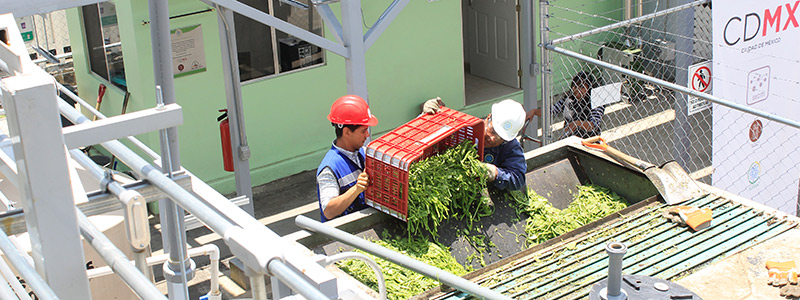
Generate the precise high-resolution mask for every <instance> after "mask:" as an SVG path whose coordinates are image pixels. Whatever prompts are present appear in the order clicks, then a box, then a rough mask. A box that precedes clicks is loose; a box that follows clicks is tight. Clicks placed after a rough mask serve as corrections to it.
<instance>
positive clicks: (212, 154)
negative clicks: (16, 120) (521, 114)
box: [67, 0, 618, 193]
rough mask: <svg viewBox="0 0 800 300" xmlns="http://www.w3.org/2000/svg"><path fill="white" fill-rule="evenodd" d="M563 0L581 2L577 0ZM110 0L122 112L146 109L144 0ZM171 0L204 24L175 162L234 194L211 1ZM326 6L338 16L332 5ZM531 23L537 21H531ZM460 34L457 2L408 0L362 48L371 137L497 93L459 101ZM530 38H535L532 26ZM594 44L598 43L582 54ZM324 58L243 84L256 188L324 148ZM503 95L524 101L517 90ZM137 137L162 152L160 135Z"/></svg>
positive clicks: (331, 67) (73, 21) (335, 93)
mask: <svg viewBox="0 0 800 300" xmlns="http://www.w3.org/2000/svg"><path fill="white" fill-rule="evenodd" d="M565 2H570V3H572V2H574V5H582V4H581V1H577V0H566V1H565ZM114 3H115V5H116V9H117V19H118V21H119V30H120V36H121V40H122V51H123V54H124V62H125V73H126V80H127V85H128V91H129V92H130V93H131V96H130V102H129V107H128V110H127V111H129V112H130V111H136V110H141V109H146V108H151V107H153V106H154V105H155V90H154V79H153V78H154V75H153V66H152V52H151V51H152V50H151V48H150V27H149V25H148V22H147V21H148V18H149V16H148V7H147V1H138V0H116V1H114ZM169 3H170V15H171V16H177V15H182V14H187V13H192V12H201V13H197V14H192V15H189V16H184V17H177V18H173V19H171V20H170V27H171V28H180V27H185V26H191V25H197V24H199V25H202V30H203V42H204V51H205V55H206V65H207V71H206V72H202V73H198V74H193V75H188V76H184V77H179V78H176V79H175V93H176V98H177V102H178V104H180V105H181V106H182V107H183V116H184V122H183V125H181V126H179V127H178V131H179V136H180V147H181V150H180V155H181V157H180V160H181V163H182V165H183V166H184V167H185V168H187V169H188V170H190V171H191V172H193V173H194V174H196V175H197V176H199V177H200V178H202V179H203V180H205V181H206V182H208V183H209V184H210V185H212V186H213V187H214V188H216V189H217V190H219V191H220V192H222V193H228V192H232V191H234V179H233V173H229V172H225V171H224V170H223V169H222V158H221V150H220V149H221V146H220V138H219V127H218V123H217V121H216V117H217V116H218V115H219V112H218V110H219V109H222V108H225V107H226V100H225V91H224V85H223V78H222V71H221V68H222V57H221V55H220V40H219V32H218V24H217V16H216V14H217V11H216V10H213V9H212V10H211V11H207V12H202V11H205V10H207V9H208V8H209V7H208V6H207V5H205V4H204V3H202V2H200V1H198V0H171V1H169ZM390 3H391V1H390V0H369V1H361V4H362V7H363V12H364V21H365V22H366V23H367V24H370V25H371V24H372V23H373V22H375V20H376V19H377V18H378V17H379V16H380V15H381V13H383V11H384V10H385V8H386V7H387V6H388V5H389V4H390ZM560 3H561V2H560ZM614 5H618V4H614ZM535 6H536V7H537V8H538V5H535ZM617 7H618V6H617ZM332 8H333V11H334V12H336V13H337V14H338V12H339V7H338V5H336V4H334V5H332ZM608 10H610V9H607V8H600V9H599V11H608ZM537 14H538V12H537ZM67 17H68V21H69V24H70V39H71V40H72V41H73V42H72V48H73V57H74V65H75V70H76V71H75V73H76V79H77V82H78V92H79V95H80V96H81V97H83V98H84V99H87V100H89V99H95V97H96V96H97V86H98V84H100V83H105V84H106V85H107V86H108V91H107V92H106V95H105V98H104V100H103V103H102V107H101V111H102V112H103V113H104V114H106V115H108V116H113V115H117V114H119V113H120V111H121V105H122V99H123V96H124V92H123V91H122V90H121V89H118V88H116V87H113V86H112V85H110V84H108V83H107V82H105V80H103V79H101V78H100V77H99V76H97V75H94V74H91V72H90V71H89V70H90V68H89V66H88V61H87V57H88V56H87V55H86V53H87V50H86V48H85V47H86V46H85V42H84V41H85V38H84V33H83V29H82V23H81V17H80V13H79V9H77V8H75V9H70V10H68V14H67ZM536 22H537V24H538V20H537V21H536ZM562 26H573V27H574V29H571V30H574V31H575V32H578V31H582V30H583V29H582V28H580V27H578V26H574V25H571V24H563V25H562ZM562 28H563V27H562ZM365 32H366V28H365ZM325 36H326V38H328V39H330V40H334V38H333V33H332V31H331V30H330V28H326V32H325ZM462 36H463V34H462V16H461V1H458V0H439V1H434V2H428V1H416V0H415V1H410V2H409V3H408V5H407V6H406V7H405V9H404V10H403V11H402V12H401V13H400V14H399V16H398V17H397V18H396V19H395V20H394V21H393V22H392V23H391V24H390V25H389V26H388V28H387V29H386V31H385V32H384V33H383V34H382V35H381V37H380V38H379V39H378V40H377V41H376V42H375V43H374V44H373V45H372V47H371V48H370V49H369V50H368V51H367V54H366V59H367V61H366V66H367V70H366V72H367V84H368V92H369V101H370V107H371V110H372V112H373V114H375V115H376V116H377V117H378V119H379V120H380V122H379V124H378V126H376V127H374V128H373V130H372V133H373V136H375V137H377V136H380V135H382V134H383V133H386V132H388V131H390V130H391V129H393V128H395V127H397V126H399V125H401V124H403V123H405V122H407V121H408V120H410V119H412V118H414V117H415V116H416V115H417V114H418V113H419V104H420V103H422V102H423V101H424V100H427V99H429V98H432V97H436V96H439V97H442V99H444V100H445V102H446V103H447V105H448V106H449V107H451V108H455V109H459V110H461V111H464V112H466V113H469V114H472V115H475V116H485V115H486V114H488V112H489V109H490V104H491V103H493V102H494V101H486V102H482V103H479V104H475V105H471V106H469V107H464V98H465V97H464V71H463V63H464V58H463V50H462V47H463V42H462ZM536 37H537V43H538V37H539V34H538V32H536ZM78 41H80V42H78ZM591 51H596V49H595V50H593V49H585V51H581V52H591ZM325 57H326V63H325V64H324V65H322V66H317V67H313V68H309V69H306V70H302V71H297V72H291V73H287V74H282V75H278V76H274V77H270V78H263V79H260V80H254V81H250V82H247V83H246V84H244V85H243V86H242V95H243V105H244V116H245V125H246V132H247V137H248V142H249V146H250V150H251V157H250V168H251V176H252V183H253V185H254V186H255V185H259V184H263V183H266V182H269V181H272V180H275V179H279V178H282V177H285V176H288V175H292V174H296V173H299V172H302V171H304V170H310V169H315V168H316V167H317V165H318V164H319V161H320V160H321V159H322V156H323V155H324V152H325V151H327V149H328V148H329V147H330V143H331V141H332V140H333V139H334V133H333V129H332V128H331V126H330V123H329V122H328V121H327V119H326V116H327V114H328V110H329V108H330V105H331V103H332V102H333V101H334V100H335V99H336V98H338V97H340V96H342V95H344V94H346V93H347V90H346V78H345V61H344V58H342V57H340V56H338V55H336V54H333V53H330V52H326V53H325ZM538 57H540V56H539V53H538V51H537V58H538ZM554 67H555V68H558V67H559V66H554ZM501 98H511V99H514V100H517V101H520V102H521V101H522V92H521V91H520V92H517V93H513V94H510V95H507V96H505V97H501ZM537 98H538V97H537ZM138 138H140V139H141V140H142V141H143V142H145V143H146V144H148V145H149V146H150V147H151V148H152V149H154V150H156V152H159V150H158V149H159V145H158V134H157V133H149V134H144V135H141V136H139V137H138Z"/></svg>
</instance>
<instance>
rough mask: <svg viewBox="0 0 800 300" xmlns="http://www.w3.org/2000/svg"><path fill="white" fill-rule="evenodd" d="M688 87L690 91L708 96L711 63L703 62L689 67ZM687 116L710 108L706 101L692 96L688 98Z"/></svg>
mask: <svg viewBox="0 0 800 300" xmlns="http://www.w3.org/2000/svg"><path fill="white" fill-rule="evenodd" d="M688 71H689V87H690V88H692V90H695V91H698V92H701V93H706V94H710V93H711V62H710V61H704V62H701V63H698V64H694V65H691V66H689V68H688ZM688 100H689V105H687V107H688V109H689V115H690V116H691V115H693V114H696V113H698V112H701V111H704V110H706V109H708V108H709V107H711V103H710V102H708V100H705V99H700V98H697V97H694V96H689V97H688Z"/></svg>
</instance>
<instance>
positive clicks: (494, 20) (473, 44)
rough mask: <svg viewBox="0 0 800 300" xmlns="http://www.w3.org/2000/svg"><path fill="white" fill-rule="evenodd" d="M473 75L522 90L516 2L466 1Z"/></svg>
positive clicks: (468, 53) (510, 0)
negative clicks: (520, 87) (519, 72)
mask: <svg viewBox="0 0 800 300" xmlns="http://www.w3.org/2000/svg"><path fill="white" fill-rule="evenodd" d="M465 3H466V4H467V5H469V7H468V8H467V10H466V11H467V22H468V24H467V26H466V27H467V35H468V36H467V42H468V43H469V46H468V49H467V55H469V57H468V59H469V64H470V73H471V74H472V75H475V76H479V77H483V78H486V79H489V80H492V81H496V82H499V83H502V84H505V85H508V86H511V87H515V88H519V76H518V75H517V70H519V55H518V51H519V50H518V49H519V47H518V46H517V45H518V43H517V36H518V35H517V28H518V26H517V2H516V0H467V1H465Z"/></svg>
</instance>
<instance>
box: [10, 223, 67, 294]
mask: <svg viewBox="0 0 800 300" xmlns="http://www.w3.org/2000/svg"><path fill="white" fill-rule="evenodd" d="M0 251H3V254H5V256H6V259H8V261H9V262H10V263H11V265H12V266H14V269H16V270H17V272H19V275H20V276H21V277H22V278H25V282H27V283H28V285H29V286H30V287H31V289H32V290H33V292H34V293H36V296H37V297H38V298H39V299H58V296H56V293H55V292H53V289H51V288H50V286H49V285H47V282H45V281H44V279H43V278H42V276H40V275H39V273H36V270H34V269H33V266H32V265H31V264H29V263H28V260H27V259H25V257H23V256H22V254H21V253H20V252H19V251H18V250H17V247H15V246H14V244H13V243H12V242H11V239H9V238H8V235H6V233H5V231H3V229H2V228H0Z"/></svg>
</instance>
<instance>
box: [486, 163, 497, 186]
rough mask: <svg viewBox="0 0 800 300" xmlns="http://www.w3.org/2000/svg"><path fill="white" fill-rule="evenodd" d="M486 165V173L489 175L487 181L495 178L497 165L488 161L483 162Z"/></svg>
mask: <svg viewBox="0 0 800 300" xmlns="http://www.w3.org/2000/svg"><path fill="white" fill-rule="evenodd" d="M483 164H484V165H485V166H486V171H487V174H488V175H489V182H492V181H494V180H495V179H496V178H497V166H495V165H493V164H490V163H483Z"/></svg>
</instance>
